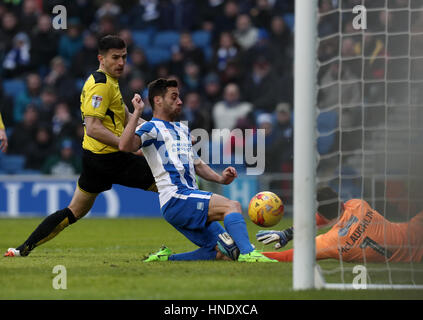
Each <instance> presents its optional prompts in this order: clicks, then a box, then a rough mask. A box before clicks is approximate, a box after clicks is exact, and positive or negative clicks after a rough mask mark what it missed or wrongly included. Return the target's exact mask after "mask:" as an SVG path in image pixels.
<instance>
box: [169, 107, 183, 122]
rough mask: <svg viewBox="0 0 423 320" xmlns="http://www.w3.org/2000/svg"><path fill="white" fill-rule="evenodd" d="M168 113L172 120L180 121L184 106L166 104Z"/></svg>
mask: <svg viewBox="0 0 423 320" xmlns="http://www.w3.org/2000/svg"><path fill="white" fill-rule="evenodd" d="M166 111H167V112H166V113H167V114H168V115H169V119H171V121H172V122H174V121H179V119H180V117H181V112H182V108H181V107H178V106H177V107H176V108H173V107H172V106H171V105H166Z"/></svg>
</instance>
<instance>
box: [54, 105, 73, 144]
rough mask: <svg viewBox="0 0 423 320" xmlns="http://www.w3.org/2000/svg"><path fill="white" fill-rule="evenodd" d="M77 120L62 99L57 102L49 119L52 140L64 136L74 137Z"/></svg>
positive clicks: (60, 138) (57, 139)
mask: <svg viewBox="0 0 423 320" xmlns="http://www.w3.org/2000/svg"><path fill="white" fill-rule="evenodd" d="M79 122H80V121H78V120H76V119H75V117H74V116H73V115H72V113H71V111H70V107H69V105H68V104H67V103H66V102H64V101H61V102H59V103H58V104H57V105H56V107H55V108H54V114H53V117H52V119H51V127H52V131H53V132H52V133H53V136H54V140H55V141H60V140H62V139H64V138H65V137H69V138H72V139H76V137H77V132H76V130H77V126H78V124H79Z"/></svg>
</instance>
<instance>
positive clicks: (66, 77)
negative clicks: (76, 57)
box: [44, 56, 79, 102]
mask: <svg viewBox="0 0 423 320" xmlns="http://www.w3.org/2000/svg"><path fill="white" fill-rule="evenodd" d="M50 70H51V71H50V72H49V74H48V75H47V76H46V77H45V79H44V83H45V84H46V85H49V86H51V87H53V88H54V90H56V94H57V95H58V96H59V97H60V98H62V99H66V100H67V101H69V102H74V101H75V100H76V97H77V96H76V94H77V93H76V88H75V81H74V79H73V78H72V76H71V75H70V74H69V72H68V68H67V67H66V64H65V60H64V59H63V58H62V57H60V56H58V57H55V58H53V60H52V61H51V68H50ZM78 100H79V99H78Z"/></svg>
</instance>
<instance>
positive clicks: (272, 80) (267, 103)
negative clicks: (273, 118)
mask: <svg viewBox="0 0 423 320" xmlns="http://www.w3.org/2000/svg"><path fill="white" fill-rule="evenodd" d="M279 80H280V79H278V77H277V74H276V73H275V72H274V71H273V70H272V67H271V64H270V61H269V60H268V58H267V57H266V56H264V55H260V56H258V57H257V58H256V59H255V61H254V63H253V67H252V71H251V72H250V74H248V75H247V77H246V79H245V82H244V86H243V95H244V97H245V99H246V100H247V101H249V102H251V103H252V104H253V106H254V110H256V111H265V112H268V113H272V112H273V111H274V108H275V105H276V104H277V102H278V100H279V96H280V88H279Z"/></svg>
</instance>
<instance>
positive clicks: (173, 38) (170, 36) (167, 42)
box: [153, 31, 180, 50]
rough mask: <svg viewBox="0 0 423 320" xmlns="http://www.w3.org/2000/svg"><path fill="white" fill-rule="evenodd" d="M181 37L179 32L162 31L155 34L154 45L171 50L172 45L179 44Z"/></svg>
mask: <svg viewBox="0 0 423 320" xmlns="http://www.w3.org/2000/svg"><path fill="white" fill-rule="evenodd" d="M179 38H180V35H179V32H176V31H161V32H158V33H157V34H156V35H155V36H154V39H153V46H154V47H158V48H163V49H168V50H169V49H171V48H172V46H174V45H177V44H179Z"/></svg>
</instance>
